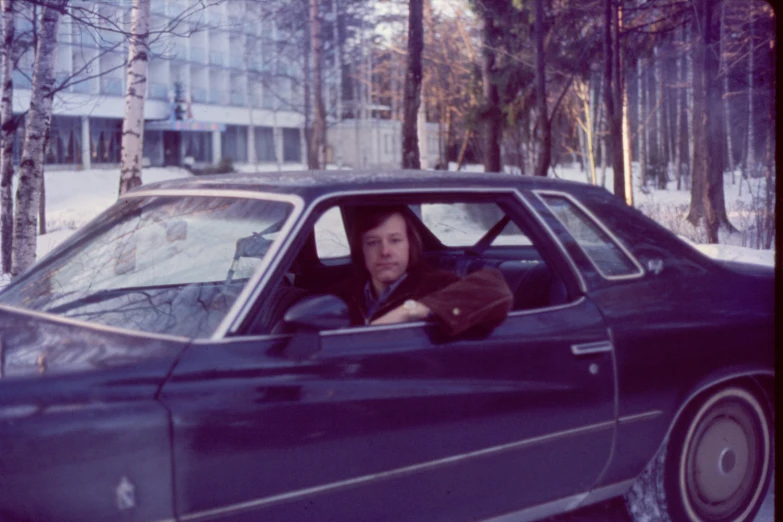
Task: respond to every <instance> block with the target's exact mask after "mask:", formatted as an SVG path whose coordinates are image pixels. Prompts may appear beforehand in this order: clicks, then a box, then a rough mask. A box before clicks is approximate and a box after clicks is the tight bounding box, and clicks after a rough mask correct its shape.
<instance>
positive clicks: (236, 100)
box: [231, 92, 245, 107]
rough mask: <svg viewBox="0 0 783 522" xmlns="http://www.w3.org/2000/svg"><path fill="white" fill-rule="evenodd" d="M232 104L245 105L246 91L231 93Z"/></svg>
mask: <svg viewBox="0 0 783 522" xmlns="http://www.w3.org/2000/svg"><path fill="white" fill-rule="evenodd" d="M231 105H237V106H240V107H244V106H245V93H244V92H232V93H231Z"/></svg>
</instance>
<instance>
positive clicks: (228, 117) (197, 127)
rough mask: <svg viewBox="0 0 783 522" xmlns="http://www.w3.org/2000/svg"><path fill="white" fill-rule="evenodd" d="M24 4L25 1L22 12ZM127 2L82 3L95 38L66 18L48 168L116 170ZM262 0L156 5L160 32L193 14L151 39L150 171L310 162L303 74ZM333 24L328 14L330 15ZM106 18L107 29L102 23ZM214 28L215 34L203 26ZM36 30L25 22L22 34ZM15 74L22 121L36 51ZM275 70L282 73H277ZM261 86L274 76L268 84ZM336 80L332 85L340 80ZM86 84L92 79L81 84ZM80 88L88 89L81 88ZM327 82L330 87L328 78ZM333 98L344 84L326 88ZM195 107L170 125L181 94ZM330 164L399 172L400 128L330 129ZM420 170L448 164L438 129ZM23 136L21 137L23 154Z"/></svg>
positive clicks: (426, 127)
mask: <svg viewBox="0 0 783 522" xmlns="http://www.w3.org/2000/svg"><path fill="white" fill-rule="evenodd" d="M17 5H19V4H17ZM130 6H131V1H130V0H80V2H79V7H80V9H82V10H88V11H89V10H92V12H93V13H95V22H94V23H95V24H96V25H102V26H105V27H107V28H108V29H104V30H95V29H93V28H89V27H85V26H84V25H83V24H77V23H73V22H72V21H71V20H70V19H69V18H68V17H65V18H63V20H62V21H61V23H60V27H59V35H58V47H57V50H56V53H57V55H56V59H55V67H56V70H55V74H56V76H57V78H58V80H59V81H62V80H64V79H66V78H71V77H73V76H74V75H76V77H75V78H74V79H73V80H72V81H70V82H69V84H70V85H69V86H68V87H66V88H65V89H64V90H63V91H62V92H60V93H58V94H57V95H56V96H55V100H54V110H53V119H52V126H51V130H50V135H49V142H48V146H47V149H46V154H45V161H46V163H47V164H49V165H63V166H66V167H68V166H81V167H83V168H92V167H97V166H101V165H107V166H109V165H111V166H116V165H117V164H118V163H119V161H120V146H121V141H122V136H121V135H122V118H123V115H124V110H125V100H124V94H125V81H126V69H125V67H124V66H122V64H123V61H124V60H125V59H126V57H127V53H128V51H127V42H126V39H125V36H124V35H123V34H121V33H120V32H116V31H115V32H112V31H111V28H110V24H107V23H106V22H105V21H106V20H115V21H116V22H117V24H118V26H119V25H120V24H121V26H122V28H123V30H125V31H129V30H130V21H131V20H130V14H131V12H130V11H131V9H130ZM262 9H263V2H262V1H260V0H226V1H224V2H222V3H220V4H219V5H215V6H210V7H209V8H207V9H206V10H201V9H200V7H198V2H195V1H193V0H152V19H151V30H152V31H153V35H154V34H155V31H160V29H161V28H163V27H165V26H166V25H167V24H169V23H170V22H171V20H173V19H176V18H180V17H181V15H182V14H183V13H185V12H188V10H190V12H193V11H195V14H193V15H191V16H189V17H187V18H186V19H185V20H184V22H183V24H181V25H180V26H179V27H178V28H177V31H176V32H177V33H178V34H180V35H182V34H186V33H190V35H189V36H176V35H174V34H168V33H166V34H159V33H158V34H159V35H158V36H153V41H152V42H151V50H152V53H153V54H152V57H151V59H150V62H149V70H148V81H147V99H146V103H145V107H144V117H145V120H146V121H145V132H144V158H145V163H146V164H149V165H181V164H183V163H184V162H186V161H188V160H189V159H191V158H192V161H194V162H195V163H197V164H216V163H218V162H220V160H221V159H222V158H228V157H230V158H231V159H232V161H233V162H234V163H237V164H268V165H276V166H280V165H281V164H284V163H295V164H300V165H301V164H303V163H306V151H305V139H304V130H303V125H304V116H303V114H302V112H301V107H302V94H301V90H300V89H299V88H298V86H297V82H294V81H292V79H291V78H292V77H296V76H297V75H301V70H297V69H298V68H297V67H296V66H294V64H292V63H290V62H287V61H286V59H285V58H284V57H282V56H279V55H278V54H277V53H276V49H275V45H274V41H276V40H280V41H290V40H291V38H292V37H291V35H288V34H286V33H285V32H284V31H283V30H281V29H280V28H278V27H277V26H276V24H275V23H274V21H272V20H263V16H262V12H261V10H262ZM327 16H328V15H327ZM99 20H103V22H101V21H99ZM205 27H206V28H205ZM30 28H31V22H30V20H29V19H25V17H24V16H21V15H20V16H18V17H17V22H16V31H17V35H19V34H21V33H24V32H25V31H29V30H30ZM19 69H20V70H18V71H15V72H14V112H16V113H21V112H24V111H25V110H27V108H28V107H29V100H30V91H29V88H30V82H31V78H32V70H33V52H32V50H30V51H28V52H27V54H26V55H25V56H23V57H22V59H21V60H20V65H19ZM272 72H276V73H278V74H270V73H272ZM262 77H264V78H266V80H265V81H262ZM333 78H334V77H333ZM81 79H83V80H81ZM80 80H81V81H80ZM327 83H329V82H328V81H327ZM326 88H327V89H332V92H336V91H337V86H335V85H327V86H326ZM177 90H180V91H181V93H182V94H183V95H184V98H186V99H187V102H186V103H184V104H180V105H181V106H183V105H184V107H186V108H185V113H186V114H185V119H183V120H175V119H174V118H173V112H174V107H175V103H174V99H175V91H177ZM328 127H329V130H328V132H327V142H328V144H327V161H328V162H329V163H334V164H339V165H344V166H350V167H354V168H398V167H399V166H400V163H401V135H402V133H401V122H399V121H391V120H380V119H369V118H368V119H359V120H344V121H341V122H336V121H333V120H332V121H330V122H329V124H328ZM425 133H426V135H427V138H426V139H425V140H421V141H420V151H421V157H422V168H428V167H429V168H432V167H434V166H435V165H436V163H437V162H438V158H439V151H438V126H437V125H436V124H431V123H428V124H424V123H423V122H419V134H420V136H423V135H424V134H425ZM23 135H24V128H23V126H21V127H20V129H19V131H18V133H17V143H16V146H15V155H16V156H17V158H18V155H19V154H20V150H21V145H20V144H21V140H22V139H23Z"/></svg>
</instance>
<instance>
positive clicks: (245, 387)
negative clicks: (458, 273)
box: [161, 297, 614, 521]
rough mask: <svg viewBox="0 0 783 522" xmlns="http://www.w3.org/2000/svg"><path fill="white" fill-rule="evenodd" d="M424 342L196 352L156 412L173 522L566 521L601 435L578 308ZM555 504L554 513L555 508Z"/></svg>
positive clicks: (350, 339)
mask: <svg viewBox="0 0 783 522" xmlns="http://www.w3.org/2000/svg"><path fill="white" fill-rule="evenodd" d="M434 328H435V327H434V326H433V325H429V324H425V323H414V324H406V325H395V326H383V327H377V326H376V327H361V328H346V329H341V330H336V331H329V332H322V333H320V334H312V335H311V337H310V339H309V341H308V339H307V338H304V337H299V338H297V339H296V342H312V343H318V344H319V345H320V349H319V351H318V352H317V353H316V354H315V355H314V356H313V357H312V358H310V359H307V360H304V361H295V360H291V359H288V358H286V357H285V356H283V355H282V354H281V352H282V350H283V348H284V347H285V345H286V344H287V343H288V342H291V339H292V337H291V336H257V337H246V338H234V339H227V340H224V341H216V342H197V343H195V344H194V345H192V346H191V347H190V348H189V349H188V350H187V351H186V353H185V354H184V355H183V358H182V360H181V361H180V363H179V364H178V365H177V367H176V368H175V369H174V371H173V374H172V375H171V377H170V379H169V381H168V382H167V383H166V384H165V385H164V387H163V389H162V393H161V400H162V401H163V402H164V404H166V405H167V407H168V408H169V410H170V411H171V416H172V421H173V443H174V451H173V454H174V468H175V484H176V486H175V498H176V508H177V513H178V515H179V516H180V517H181V518H182V519H183V520H217V519H221V518H225V519H231V520H343V521H347V520H360V521H366V520H386V519H389V520H427V521H432V520H450V521H454V520H468V519H483V518H491V517H495V516H500V515H503V514H506V513H510V512H514V511H517V510H520V509H522V508H533V507H536V506H540V505H541V504H544V503H548V504H547V505H546V506H545V507H548V508H549V509H550V510H551V509H558V508H563V509H565V508H567V507H569V506H572V505H573V503H574V502H575V501H576V500H578V497H577V496H576V495H578V494H579V493H580V492H583V491H585V490H587V489H589V488H590V487H591V486H592V485H593V484H594V483H595V481H596V480H597V478H598V476H599V475H600V473H601V471H602V469H603V467H604V465H605V464H606V462H607V460H608V457H609V452H610V448H611V443H612V436H613V429H614V376H613V373H612V368H613V367H612V351H611V345H610V344H609V342H608V337H607V331H606V328H605V326H604V323H603V321H602V318H601V316H600V314H599V313H598V311H597V309H596V307H595V306H594V305H593V304H592V303H591V302H590V301H589V300H588V299H587V298H585V297H581V298H578V299H577V300H576V301H574V302H572V303H569V304H566V305H562V306H557V307H551V308H546V309H540V310H535V311H529V312H512V313H511V314H510V316H509V317H508V318H507V320H506V321H505V322H504V323H503V324H502V325H501V326H499V327H498V328H496V329H495V330H494V331H493V332H492V333H491V334H490V335H489V336H488V337H485V338H473V339H470V338H464V339H460V340H454V341H450V342H440V341H438V336H437V332H436V331H435V329H434ZM553 501H556V502H553Z"/></svg>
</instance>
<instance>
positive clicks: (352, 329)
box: [193, 296, 586, 346]
mask: <svg viewBox="0 0 783 522" xmlns="http://www.w3.org/2000/svg"><path fill="white" fill-rule="evenodd" d="M585 300H586V298H585V297H584V296H580V297H579V298H577V299H575V300H574V301H571V302H570V303H566V304H560V305H554V306H547V307H545V308H534V309H532V310H516V311H513V312H509V313H508V317H520V316H525V315H533V314H538V313H547V312H556V311H559V310H564V309H566V308H572V307H574V306H577V305H580V304H582V302H584V301H585ZM427 324H432V323H428V322H426V321H412V322H407V323H396V324H384V325H369V324H368V325H357V326H347V327H345V328H337V329H334V330H323V331H321V332H319V335H320V336H321V337H333V336H337V335H349V334H355V333H357V332H377V331H389V330H391V331H393V330H399V329H403V328H414V327H417V328H418V327H420V326H426V325H427ZM293 335H294V334H255V335H243V336H242V337H224V338H222V339H217V340H212V339H194V340H193V344H194V345H199V344H205V345H209V346H214V345H215V343H216V342H219V343H221V344H229V343H239V342H248V341H273V340H276V339H284V338H290V337H292V336H293Z"/></svg>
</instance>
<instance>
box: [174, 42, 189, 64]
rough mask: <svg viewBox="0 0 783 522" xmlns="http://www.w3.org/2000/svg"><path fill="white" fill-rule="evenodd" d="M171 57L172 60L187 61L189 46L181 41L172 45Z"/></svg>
mask: <svg viewBox="0 0 783 522" xmlns="http://www.w3.org/2000/svg"><path fill="white" fill-rule="evenodd" d="M171 59H172V60H182V61H187V59H188V48H187V47H186V46H185V45H183V44H180V43H176V44H174V45H172V46H171Z"/></svg>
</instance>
